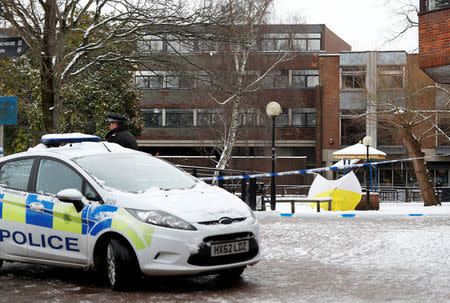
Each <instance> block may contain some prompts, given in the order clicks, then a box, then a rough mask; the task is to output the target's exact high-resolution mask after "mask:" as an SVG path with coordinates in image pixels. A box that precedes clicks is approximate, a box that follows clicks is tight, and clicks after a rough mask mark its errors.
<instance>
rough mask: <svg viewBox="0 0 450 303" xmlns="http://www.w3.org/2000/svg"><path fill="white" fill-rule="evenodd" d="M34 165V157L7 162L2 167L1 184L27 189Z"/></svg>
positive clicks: (0, 171)
mask: <svg viewBox="0 0 450 303" xmlns="http://www.w3.org/2000/svg"><path fill="white" fill-rule="evenodd" d="M32 166H33V159H25V160H17V161H11V162H7V163H5V164H4V165H3V166H2V168H1V169H0V185H3V186H7V187H9V188H12V189H18V190H24V191H26V190H27V187H28V179H29V178H30V172H31V167H32Z"/></svg>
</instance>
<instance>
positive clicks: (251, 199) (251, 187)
mask: <svg viewBox="0 0 450 303" xmlns="http://www.w3.org/2000/svg"><path fill="white" fill-rule="evenodd" d="M248 205H249V206H250V208H251V209H252V210H256V179H255V178H250V181H249V183H248Z"/></svg>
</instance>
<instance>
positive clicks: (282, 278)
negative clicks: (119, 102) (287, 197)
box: [0, 203, 450, 303]
mask: <svg viewBox="0 0 450 303" xmlns="http://www.w3.org/2000/svg"><path fill="white" fill-rule="evenodd" d="M289 212H290V204H289V203H280V204H279V205H278V209H277V210H276V211H266V212H257V214H256V215H257V217H258V219H259V222H260V226H261V235H262V244H261V245H262V253H263V257H262V259H261V261H260V262H259V263H258V264H256V265H255V266H253V267H249V268H247V270H246V271H245V272H244V274H243V277H242V279H240V280H238V281H235V282H232V281H224V280H221V279H218V278H217V277H214V276H213V277H195V278H193V277H190V278H174V277H171V278H146V279H142V280H141V281H140V282H139V283H138V284H137V285H136V287H135V289H132V290H129V291H127V292H122V293H118V292H114V291H111V290H108V289H106V287H105V286H104V285H103V284H101V283H100V282H99V281H98V278H96V276H95V275H92V273H88V272H82V271H78V270H70V269H69V270H63V271H62V270H60V269H58V268H55V267H47V266H40V265H24V264H18V263H7V264H4V265H3V267H2V269H0V302H86V303H89V302H96V303H101V302H126V303H131V302H173V303H178V302H208V303H209V302H210V303H226V302H236V303H238V302H239V303H245V302H255V303H256V302H258V303H259V302H261V303H272V302H273V303H278V302H286V303H290V302H295V303H297V302H299V303H302V302H305V303H306V302H308V303H311V302H320V303H324V302H330V303H331V302H333V303H336V302H363V303H365V302H408V303H411V302H417V303H419V302H420V303H422V302H433V303H436V302H450V257H449V256H450V203H445V204H444V205H443V206H441V207H423V206H422V204H413V203H411V204H405V203H401V204H400V203H399V204H387V203H382V204H381V205H380V210H379V211H348V212H328V211H324V210H321V212H320V213H317V212H316V210H315V208H311V207H310V206H309V205H308V204H306V203H298V204H297V205H296V214H295V215H293V216H291V217H282V216H281V215H280V213H289ZM349 213H350V214H355V216H354V217H342V214H349ZM410 214H415V215H418V214H422V216H410Z"/></svg>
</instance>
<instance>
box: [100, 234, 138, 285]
mask: <svg viewBox="0 0 450 303" xmlns="http://www.w3.org/2000/svg"><path fill="white" fill-rule="evenodd" d="M105 270H106V278H107V281H108V284H109V286H110V287H111V288H112V289H116V290H118V289H122V288H124V287H126V286H128V285H129V283H130V282H131V281H132V280H134V279H135V278H136V276H137V270H136V266H135V262H134V260H133V257H132V255H131V253H130V251H129V249H128V248H127V247H126V246H125V245H123V244H122V243H120V242H119V241H118V240H116V239H111V240H109V243H108V244H107V246H106V254H105Z"/></svg>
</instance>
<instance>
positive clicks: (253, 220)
mask: <svg viewBox="0 0 450 303" xmlns="http://www.w3.org/2000/svg"><path fill="white" fill-rule="evenodd" d="M248 212H249V216H248V223H250V224H255V223H256V216H255V213H254V212H253V210H252V209H251V208H250V207H248Z"/></svg>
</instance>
